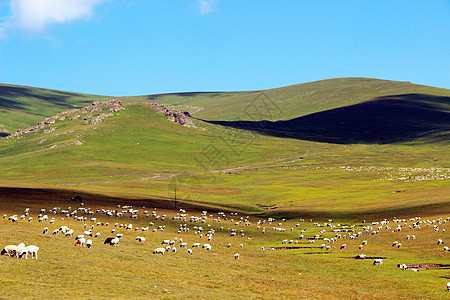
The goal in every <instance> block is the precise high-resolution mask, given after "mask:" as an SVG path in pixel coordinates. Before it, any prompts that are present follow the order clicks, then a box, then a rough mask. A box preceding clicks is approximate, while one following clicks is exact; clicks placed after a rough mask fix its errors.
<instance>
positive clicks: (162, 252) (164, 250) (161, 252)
mask: <svg viewBox="0 0 450 300" xmlns="http://www.w3.org/2000/svg"><path fill="white" fill-rule="evenodd" d="M164 252H166V249H164V248H156V249H155V250H153V254H162V255H164Z"/></svg>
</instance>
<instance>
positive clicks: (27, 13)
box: [2, 0, 106, 31]
mask: <svg viewBox="0 0 450 300" xmlns="http://www.w3.org/2000/svg"><path fill="white" fill-rule="evenodd" d="M105 1H106V0H10V7H11V13H12V15H11V16H10V17H9V18H8V19H7V21H6V22H5V23H4V24H2V25H3V26H2V27H4V28H11V27H12V28H20V29H23V30H27V31H42V30H44V29H45V27H46V26H47V25H50V24H52V23H66V22H70V21H74V20H78V19H83V18H90V17H91V16H92V10H93V8H94V6H95V5H97V4H99V3H101V2H105Z"/></svg>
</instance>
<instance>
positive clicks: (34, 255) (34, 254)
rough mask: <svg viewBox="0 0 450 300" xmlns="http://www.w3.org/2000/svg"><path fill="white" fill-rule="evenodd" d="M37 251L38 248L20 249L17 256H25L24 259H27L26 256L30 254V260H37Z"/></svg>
mask: <svg viewBox="0 0 450 300" xmlns="http://www.w3.org/2000/svg"><path fill="white" fill-rule="evenodd" d="M38 251H39V247H37V246H34V245H30V246H26V247H24V248H22V250H21V251H20V253H19V256H20V257H22V255H23V254H25V259H28V254H31V259H33V258H35V259H38V255H37V252H38Z"/></svg>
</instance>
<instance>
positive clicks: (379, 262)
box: [373, 258, 383, 266]
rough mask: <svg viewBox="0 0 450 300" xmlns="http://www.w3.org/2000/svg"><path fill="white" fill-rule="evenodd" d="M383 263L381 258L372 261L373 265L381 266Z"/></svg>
mask: <svg viewBox="0 0 450 300" xmlns="http://www.w3.org/2000/svg"><path fill="white" fill-rule="evenodd" d="M382 264H383V259H382V258H376V259H375V260H374V261H373V265H374V266H375V265H379V266H381V265H382Z"/></svg>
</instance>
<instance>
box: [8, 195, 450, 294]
mask: <svg viewBox="0 0 450 300" xmlns="http://www.w3.org/2000/svg"><path fill="white" fill-rule="evenodd" d="M69 196H70V194H66V193H62V192H61V193H51V192H48V191H40V192H39V191H35V192H33V193H25V192H23V193H20V192H18V191H16V192H15V193H10V194H5V193H3V194H2V197H1V200H0V201H1V202H0V205H1V210H0V213H1V215H3V214H4V213H6V214H7V215H8V216H11V215H12V214H17V215H18V216H20V215H21V213H22V212H23V211H24V209H25V208H26V207H29V208H31V214H30V216H31V217H33V218H34V220H33V221H32V222H27V220H26V219H25V220H20V221H19V222H18V223H12V222H11V221H9V220H8V218H4V219H0V223H1V226H0V241H1V243H2V245H3V246H4V245H7V244H18V243H19V242H24V243H25V244H27V245H30V244H35V245H38V246H39V247H40V251H39V259H38V260H31V259H28V260H25V259H23V258H22V259H15V258H10V257H7V256H1V257H0V264H1V266H2V267H1V268H0V282H1V285H2V296H1V297H2V298H6V299H9V298H18V297H21V298H42V297H49V295H51V296H52V297H55V298H66V299H67V298H71V299H72V298H77V299H92V298H96V299H103V298H121V299H123V298H127V297H133V298H146V299H148V298H150V297H151V298H170V299H172V298H180V297H182V298H193V299H205V298H209V299H218V298H222V299H223V298H226V299H228V298H230V299H236V298H251V299H256V298H276V299H280V298H281V299H282V298H309V299H324V298H327V299H343V298H345V299H362V298H364V299H388V298H389V299H390V298H394V297H395V298H397V299H411V298H412V299H416V298H425V299H445V298H446V296H447V295H448V294H447V292H446V282H447V281H448V279H445V278H442V277H445V276H449V275H450V274H449V273H448V268H431V269H422V270H420V271H419V272H413V271H411V270H407V271H404V270H400V269H399V268H397V267H396V265H397V264H399V263H405V264H444V265H445V264H447V265H448V264H450V260H449V258H448V253H445V252H444V251H443V250H442V248H443V247H442V245H437V243H436V241H437V239H438V238H443V239H444V240H448V233H443V232H442V229H446V230H447V232H448V230H449V229H450V228H449V226H448V224H450V223H449V222H447V223H443V224H442V225H440V231H439V232H436V231H435V230H434V229H433V228H432V226H430V227H427V226H426V225H425V224H423V225H422V229H421V230H417V229H409V228H408V227H407V226H404V228H403V230H402V231H401V232H396V233H393V232H391V231H390V230H386V229H384V228H383V230H380V233H379V234H377V235H372V234H371V233H370V231H369V232H364V230H363V229H362V226H367V225H368V223H369V222H371V221H375V220H377V219H368V220H367V222H368V223H365V224H363V223H361V221H362V220H360V221H359V222H355V223H349V222H350V221H346V220H336V219H335V220H333V222H332V224H333V225H336V226H337V228H339V227H340V225H338V224H339V223H341V224H346V225H347V226H349V225H355V227H347V228H348V229H351V230H355V233H357V232H358V231H362V232H364V233H363V234H362V236H361V237H359V238H357V239H356V240H349V239H348V238H345V239H344V238H343V237H342V238H340V239H338V240H337V241H336V243H334V244H329V243H327V242H324V241H323V238H332V237H334V236H335V234H336V233H334V232H331V231H330V229H329V227H316V226H313V224H314V223H315V222H319V223H320V224H321V225H324V223H323V222H327V223H329V224H330V222H329V220H328V219H314V220H312V222H310V220H309V219H306V220H305V222H300V221H299V219H297V218H296V219H292V220H286V221H282V220H281V219H278V220H274V221H273V223H272V224H269V223H268V222H266V223H265V224H262V225H260V227H259V229H258V224H257V221H258V220H262V219H260V218H256V217H250V218H249V220H250V221H251V225H250V226H247V225H245V224H244V222H242V223H241V224H238V225H236V221H238V220H240V218H241V217H243V219H246V218H247V217H246V216H245V215H240V214H239V215H237V216H230V215H229V214H228V213H227V216H226V218H224V217H222V218H221V220H220V222H214V220H213V219H217V217H218V216H217V214H216V213H214V212H209V213H207V219H206V222H205V223H204V224H200V223H191V222H189V221H187V225H188V227H189V228H190V232H189V233H185V232H182V233H181V234H178V233H177V230H178V227H179V224H184V222H183V221H176V220H172V217H173V216H175V214H176V213H177V212H176V211H174V210H165V209H157V210H156V212H157V214H158V215H159V216H162V215H166V219H165V220H164V221H162V220H161V219H158V220H156V219H155V218H154V217H152V216H151V213H150V217H148V218H146V217H145V215H144V213H143V211H144V210H145V209H148V210H149V211H152V210H153V208H151V207H148V206H145V207H146V208H145V209H143V208H142V207H141V206H139V207H138V206H137V205H143V204H149V203H150V202H146V201H140V202H139V204H138V203H137V202H135V203H136V205H135V207H134V208H136V209H139V213H138V219H130V218H129V216H128V215H126V216H124V217H120V218H117V217H106V216H104V215H102V214H101V213H97V214H95V217H97V221H98V222H103V223H106V222H109V226H96V225H95V222H94V223H92V222H89V219H90V217H91V216H89V215H86V217H87V221H86V222H77V221H75V220H74V219H73V218H66V217H65V216H64V215H61V214H57V215H52V214H49V217H50V218H52V217H55V220H56V221H55V223H54V224H49V222H48V221H44V222H38V221H37V220H38V216H37V214H38V213H39V211H40V209H41V208H45V209H47V211H48V210H49V209H52V208H53V207H54V206H55V205H58V206H59V207H60V208H61V209H67V208H68V207H72V210H74V209H76V208H77V207H78V206H77V203H76V202H72V201H70V200H68V197H69ZM83 196H84V195H83ZM84 200H85V207H86V208H87V207H89V208H90V209H91V210H93V211H95V210H96V209H97V208H98V209H117V206H116V203H118V204H121V205H125V204H129V203H131V202H132V201H130V200H120V199H106V198H101V197H93V196H84ZM79 214H80V213H79ZM188 214H189V216H191V215H194V216H200V211H193V210H191V211H188ZM81 215H83V214H81ZM30 216H28V217H30ZM28 217H27V218H28ZM399 217H401V216H399ZM438 217H443V218H444V219H445V218H446V216H445V215H436V216H429V218H426V219H425V218H424V219H423V221H426V220H427V219H428V220H430V221H431V220H436V219H437V218H438ZM61 218H63V219H64V220H62V219H61ZM266 220H267V219H266ZM116 222H117V223H119V224H128V223H132V224H133V226H134V227H138V226H139V227H145V226H148V224H149V222H152V223H154V226H153V227H150V231H149V232H142V231H140V230H139V231H134V230H133V231H129V230H125V229H124V228H122V227H119V226H118V227H114V223H116ZM406 222H407V223H408V224H411V223H412V222H411V221H409V220H408V221H406ZM84 223H86V224H87V225H88V228H90V226H91V225H94V229H93V232H94V233H96V232H100V234H101V237H100V238H92V239H93V247H92V248H91V249H86V248H79V247H74V242H75V240H74V238H73V237H64V236H63V235H61V234H59V235H51V234H50V233H51V232H52V231H53V229H57V228H59V227H60V226H61V225H67V226H69V227H70V228H73V229H74V230H75V235H77V234H82V232H83V231H84V230H86V229H85V228H84V226H83V224H84ZM278 223H281V225H280V224H278ZM297 224H298V226H297ZM160 225H161V226H165V230H164V231H160V230H158V231H156V232H152V228H156V227H157V226H160ZM388 225H389V226H392V227H393V228H394V227H395V226H396V224H395V223H393V222H392V220H390V222H389V223H388ZM194 226H203V228H205V231H204V232H203V234H204V236H203V238H200V235H194V229H193V228H194ZM44 227H48V228H49V234H46V235H44V234H42V230H43V228H44ZM220 227H223V228H224V230H220ZM263 227H265V228H266V232H265V234H263V233H262V228H263ZM273 227H278V228H284V229H285V230H286V231H285V232H276V231H275V230H273V229H272V228H273ZM373 227H376V226H373ZM113 228H114V229H116V232H115V233H114V234H116V233H123V234H124V237H123V238H122V239H121V241H120V243H119V246H118V247H117V248H116V247H111V246H109V245H104V244H103V241H104V239H105V238H106V237H107V236H111V235H112V234H111V229H113ZM227 228H231V229H233V228H234V229H237V230H238V233H239V231H240V230H244V236H241V235H240V234H238V235H237V236H236V237H230V235H229V233H228V232H227ZM290 228H293V230H292V231H291V230H290ZM210 229H214V230H215V232H216V233H215V235H214V237H213V239H212V241H210V242H208V241H207V238H206V231H207V230H210ZM305 229H306V233H304V234H303V235H304V239H299V236H300V235H301V234H302V233H301V231H302V230H305ZM323 229H325V230H326V232H324V233H323V234H321V236H320V239H319V240H316V242H315V243H314V244H310V243H309V241H310V239H311V238H312V237H314V235H316V234H319V231H320V230H323ZM374 229H376V228H374ZM341 234H342V235H344V234H346V235H348V233H341ZM75 235H74V236H75ZM406 235H415V236H416V237H417V238H416V239H415V240H407V239H406ZM136 236H144V237H146V239H147V240H146V241H145V242H144V243H143V244H141V243H138V242H137V241H136V240H135V237H136ZM175 237H176V238H183V241H185V242H187V243H188V247H191V246H192V244H193V243H195V242H200V243H201V244H203V243H210V244H211V245H212V250H211V251H210V252H209V251H205V250H203V249H201V248H200V249H197V248H192V249H193V255H188V254H187V252H186V249H184V248H180V247H177V250H178V251H177V253H175V254H166V255H164V256H161V255H153V254H152V251H153V249H155V248H156V247H160V246H161V241H162V240H165V239H174V238H175ZM249 237H251V239H249ZM284 239H288V240H290V239H293V240H296V241H297V243H294V244H288V245H283V244H282V240H284ZM363 240H366V241H367V242H368V244H367V245H366V246H364V248H363V249H362V250H361V249H358V246H359V245H360V244H361V243H362V241H363ZM394 240H397V241H399V242H401V243H402V244H403V246H402V248H396V247H392V246H391V244H392V242H393V241H394ZM228 243H231V247H227V244H228ZM322 243H326V244H327V245H330V246H331V249H330V250H329V251H326V250H324V249H321V248H320V245H321V244H322ZM343 243H346V244H347V249H344V250H340V249H339V248H340V245H341V244H343ZM177 244H178V243H177ZM240 244H242V245H243V248H241V247H240ZM283 246H284V247H285V246H291V247H292V246H294V247H303V248H299V249H291V250H278V251H262V250H261V247H265V248H270V247H283ZM234 253H239V254H240V259H239V260H235V259H234V258H233V255H234ZM308 253H315V254H308ZM361 253H364V254H366V255H367V256H368V257H383V258H384V263H383V265H382V266H373V264H372V263H373V259H366V260H356V259H351V258H352V257H355V256H356V255H358V254H361Z"/></svg>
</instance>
